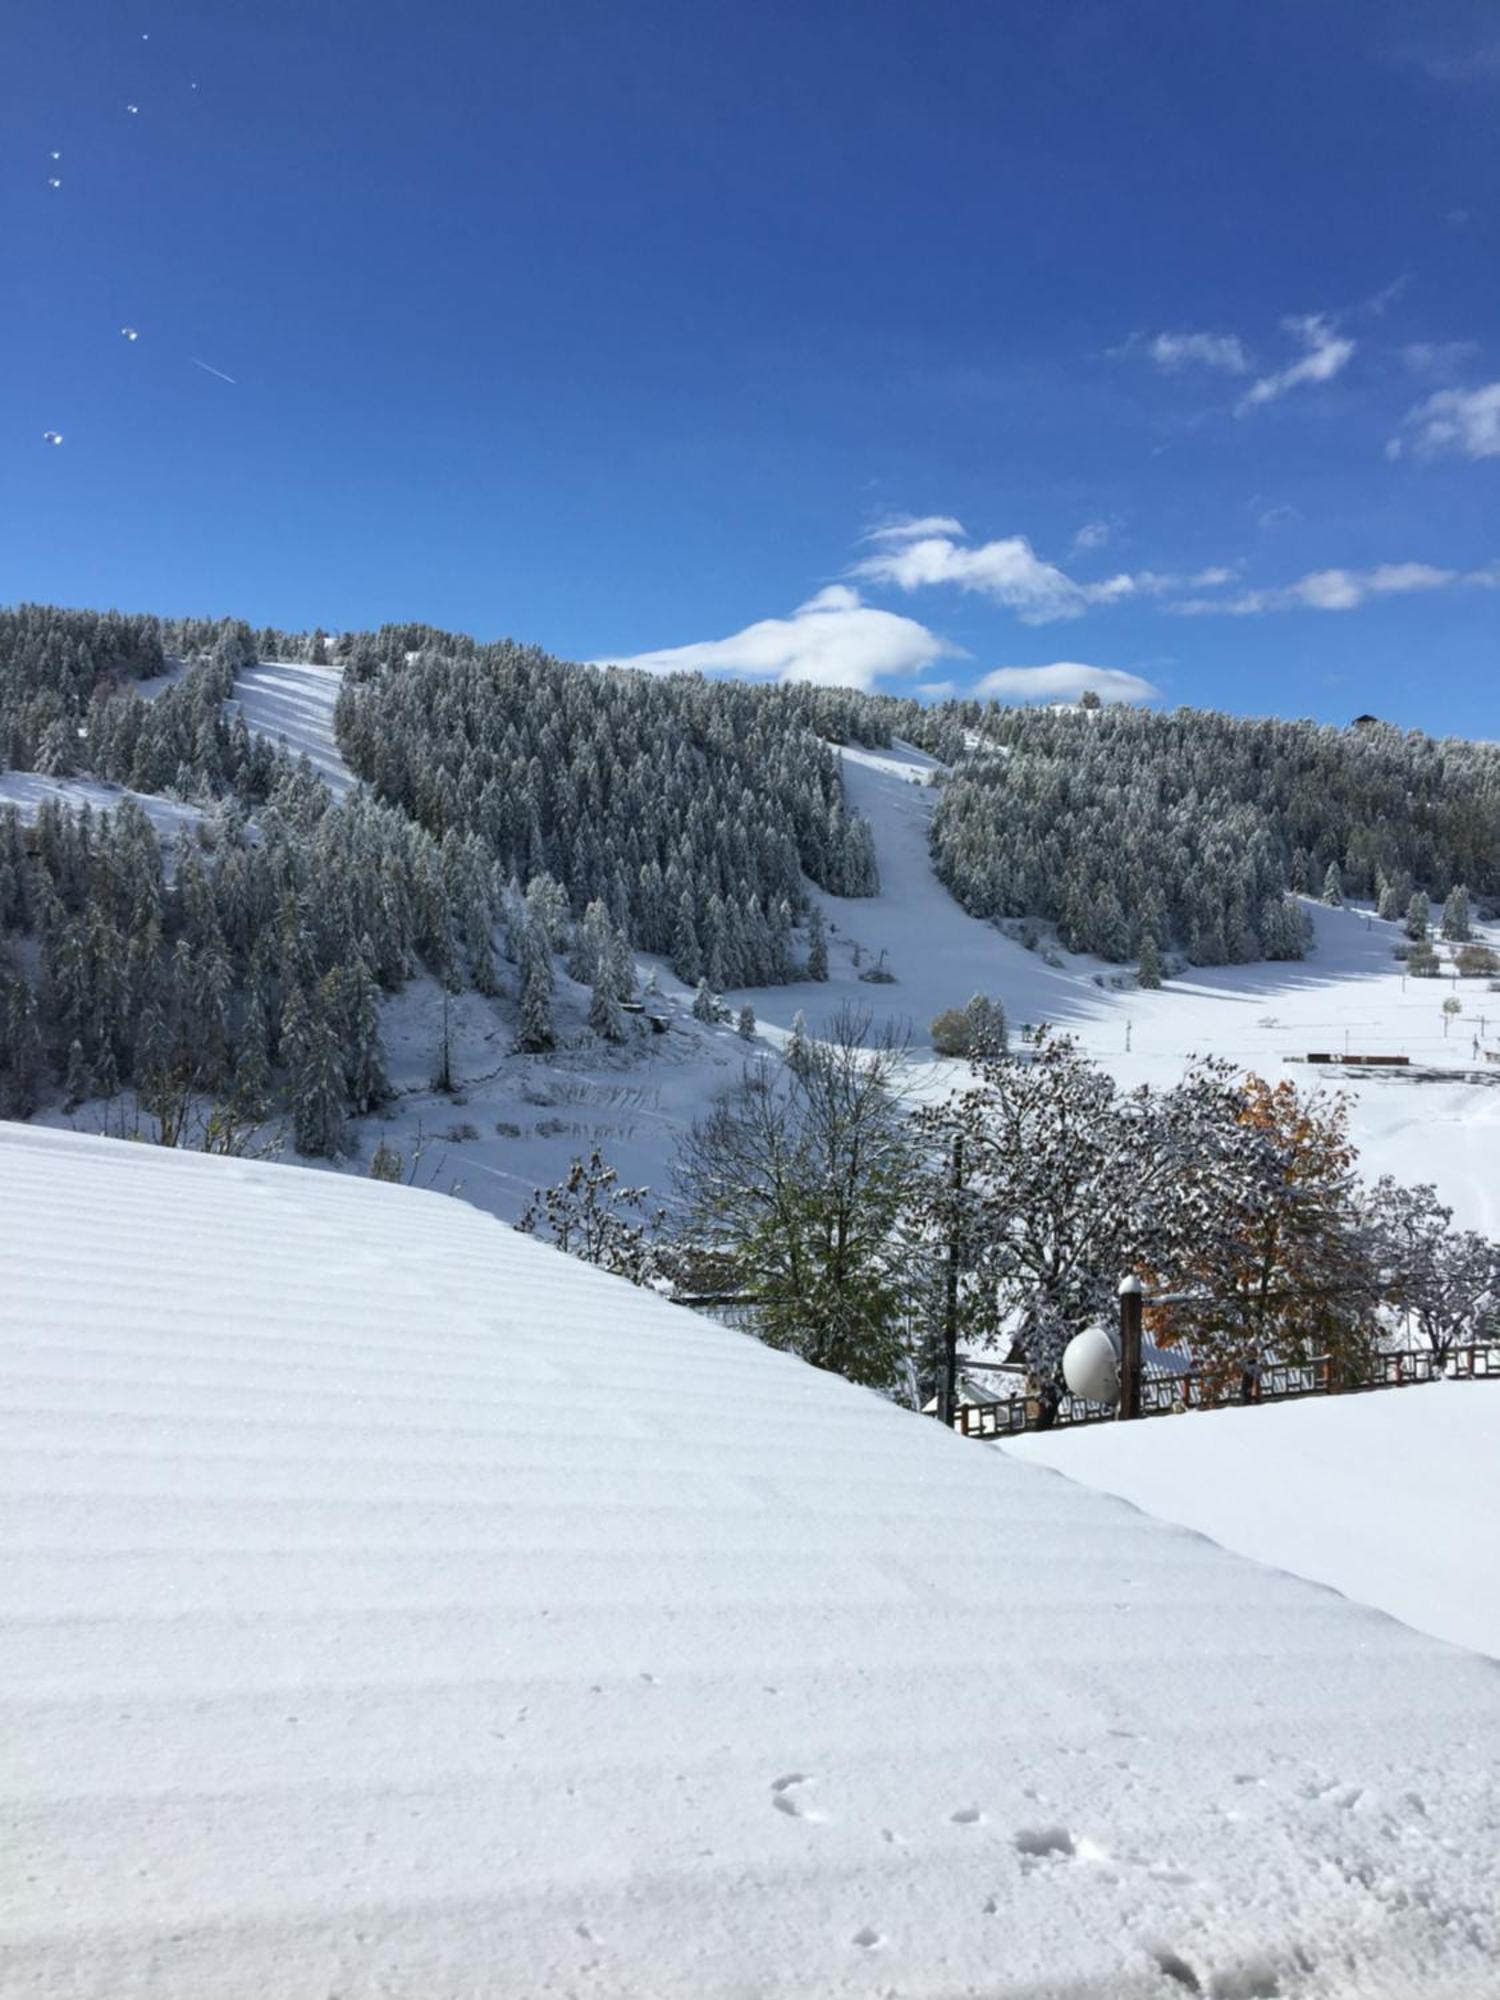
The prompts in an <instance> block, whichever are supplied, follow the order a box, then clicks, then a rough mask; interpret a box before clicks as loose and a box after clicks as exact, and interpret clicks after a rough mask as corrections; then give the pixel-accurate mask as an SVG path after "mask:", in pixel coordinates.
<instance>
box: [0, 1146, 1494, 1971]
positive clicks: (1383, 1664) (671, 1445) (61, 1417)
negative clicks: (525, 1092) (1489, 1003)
mask: <svg viewBox="0 0 1500 2000" xmlns="http://www.w3.org/2000/svg"><path fill="white" fill-rule="evenodd" d="M0 1213H3V1215H4V1219H5V1228H4V1236H3V1239H0V1257H3V1285H0V1347H3V1367H0V1381H3V1385H4V1398H3V1403H4V1412H5V1414H4V1418H3V1422H4V1433H5V1442H6V1446H7V1450H6V1452H5V1455H4V1458H3V1461H0V1462H3V1467H4V1471H3V1483H4V1489H5V1505H6V1510H7V1537H6V1549H7V1555H6V1562H5V1577H4V1588H3V1593H0V1602H3V1605H4V1607H5V1610H4V1618H3V1624H0V1648H3V1680H0V1688H3V1703H4V1711H3V1716H0V1727H3V1730H4V1740H5V1742H6V1744H7V1746H8V1754H7V1757H6V1760H5V1767H4V1775H3V1780H0V1782H3V1786H4V1792H5V1814H6V1820H7V1824H8V1831H9V1835H10V1841H9V1862H10V1865H9V1867H8V1868H7V1870H6V1871H5V1873H4V1877H3V1887H0V1950H3V1952H4V1957H5V1964H6V1972H5V1975H4V1982H3V1983H4V1988H5V1991H6V1992H7V1993H14V1994H21V1993H46V1994H57V1995H61V1994H64V1993H66V1994H67V1995H69V1996H70V2000H117V1997H118V1996H119V1995H121V1994H123V1993H141V1994H145V1993H150V1994H151V1995H152V1996H153V2000H175V1997H176V1996H182V2000H188V1996H191V2000H202V1996H205V1995H209V1994H211V1995H213V1996H215V2000H236V1997H237V1996H247V2000H248V1996H254V2000H263V1996H265V1995H268V1994H274V1995H275V1996H276V2000H313V1996H317V2000H328V1996H329V1995H331V1994H334V1993H337V1994H338V1995H340V1996H341V2000H365V1996H374V1995H376V1994H380V1995H384V1996H390V1995H399V1996H410V2000H457V1996H460V1995H463V1996H479V1995H484V1996H490V1995H499V1994H511V1993H525V1994H564V1993H591V1994H605V1995H611V1994H612V1995H620V1994H643V1995H645V1994H649V1995H652V1996H675V1995H682V1996H688V1995H692V1996H702V1995H727V1994H736V1995H745V1996H748V1995H757V1996H759V1995H778V1994H788V1995H789V1994H810V1993H816V1994H832V1993H852V1994H874V1993H885V1994H890V1993H898V1994H938V1993H942V1994H956V1993H968V1992H972V1993H983V1994H987V1995H995V1994H1013V1995H1026V1996H1030V2000H1038V1996H1044V1995H1046V1996H1056V2000H1062V1996H1065V1995H1066V1996H1071V2000H1083V1997H1084V1996H1099V2000H1103V1996H1110V2000H1131V1997H1132V1996H1141V2000H1144V1996H1151V1995H1155V1996H1157V2000H1170V1997H1171V1996H1173V1995H1179V1996H1180V1995H1181V1994H1182V1993H1183V1992H1184V1991H1187V1992H1194V1991H1201V1992H1204V1993H1216V1994H1219V1995H1221V1996H1224V1995H1252V1994H1270V1993H1273V1992H1274V1993H1276V1994H1279V1995H1281V1996H1283V2000H1299V1996H1300V1997H1301V2000H1309V1997H1310V1996H1315V1995H1316V1996H1332V1995H1349V1994H1355V1993H1358V1994H1360V1995H1377V1994H1379V1995H1389V1996H1398V1995H1399V1996H1401V2000H1412V1996H1417V1995H1438V1994H1442V1995H1453V1996H1457V1995H1470V1996H1476V1995H1479V1994H1482V1993H1484V1992H1487V1991H1492V1990H1493V1986H1494V1980H1495V1976H1496V1967H1497V1963H1500V1958H1497V1953H1500V1937H1497V1920H1496V1912H1495V1904H1494V1896H1493V1888H1494V1883H1493V1874H1492V1864H1493V1856H1494V1853H1495V1849H1496V1836H1497V1833H1500V1807H1497V1804H1496V1800H1495V1796H1494V1792H1493V1790H1492V1788H1491V1786H1490V1783H1489V1774H1490V1773H1491V1772H1492V1770H1493V1766H1494V1761H1495V1751H1496V1748H1497V1746H1500V1680H1497V1677H1496V1674H1495V1671H1494V1667H1493V1664H1492V1663H1490V1662H1488V1661H1483V1660H1480V1659H1478V1658H1475V1657H1472V1656H1470V1655H1467V1654H1464V1653H1462V1652H1459V1651H1456V1650H1453V1649H1450V1648H1447V1647H1445V1646H1442V1645H1440V1644H1438V1643H1436V1642H1434V1641H1432V1640H1429V1639H1426V1638H1424V1637H1421V1636H1419V1635H1417V1634H1416V1633H1414V1632H1411V1631H1409V1630H1407V1629H1405V1628H1403V1627H1402V1626H1400V1625H1398V1624H1396V1623H1394V1622H1392V1621H1391V1620H1389V1619H1387V1618H1385V1617H1383V1616H1381V1615H1380V1614H1378V1613H1376V1612H1373V1611H1369V1610H1365V1609H1362V1608H1360V1607H1357V1606H1354V1605H1351V1604H1349V1603H1346V1602H1343V1601H1341V1600H1340V1599H1338V1598H1336V1597H1335V1596H1333V1595H1332V1594H1331V1593H1329V1592H1328V1591H1326V1590H1320V1589H1317V1588H1315V1587H1313V1586H1311V1585H1309V1584H1307V1583H1303V1582H1300V1581H1297V1580H1294V1579H1292V1578H1289V1577H1287V1576H1285V1575H1282V1574H1279V1573H1277V1572H1275V1571H1272V1570H1269V1569H1264V1568H1260V1567H1257V1566H1256V1565H1255V1564H1253V1563H1250V1562H1247V1561H1243V1560H1240V1559H1237V1558H1235V1557H1233V1556H1231V1555H1228V1554H1226V1553H1225V1552H1224V1551H1223V1550H1221V1549H1218V1548H1216V1547H1214V1546H1212V1545H1211V1544H1210V1543H1209V1542H1207V1541H1206V1540H1204V1539H1203V1538H1202V1537H1201V1536H1198V1535H1194V1534H1191V1533H1187V1532H1184V1531H1183V1530H1181V1529H1178V1528H1174V1527H1169V1526H1166V1525H1164V1524H1162V1523H1160V1522H1157V1521H1153V1520H1151V1519H1148V1518H1147V1517H1145V1516H1143V1515H1141V1514H1139V1513H1138V1512H1136V1511H1135V1510H1134V1509H1132V1508H1130V1507H1128V1506H1126V1505H1124V1504H1122V1503H1121V1502H1119V1501H1117V1500H1114V1499H1111V1498H1108V1497H1106V1496H1104V1495H1102V1494H1097V1493H1092V1492H1089V1491H1087V1490H1084V1489H1082V1488H1080V1487H1076V1486H1073V1485H1070V1484H1068V1483H1067V1482H1065V1481H1063V1480H1060V1479H1057V1478H1055V1477H1052V1476H1050V1475H1048V1474H1047V1473H1046V1472H1044V1471H1042V1470H1041V1469H1039V1468H1037V1467H1033V1466H1029V1465H1025V1464H1022V1463H1019V1462H1018V1461H1016V1460H1014V1459H1010V1458H1007V1457H1005V1456H1003V1455H1001V1454H998V1453H995V1452H992V1451H988V1450H985V1449H982V1448H980V1447H977V1446H975V1445H972V1444H969V1443H966V1442H965V1441H963V1440H961V1439H959V1438H957V1437H954V1436H951V1435H949V1434H947V1433H945V1432H943V1431H942V1430H940V1429H939V1428H938V1427H937V1426H936V1425H934V1424H932V1423H930V1422H924V1421H922V1420H921V1419H918V1418H915V1417H912V1416H910V1415H907V1414H905V1413H903V1412H901V1411H899V1410H896V1409H894V1408H892V1407H890V1406H888V1405H886V1404H885V1403H883V1402H881V1401H880V1400H879V1399H878V1398H876V1397H874V1396H873V1395H870V1394H868V1393H865V1392H863V1391H860V1390H858V1389H855V1388H852V1387H851V1386H849V1385H848V1384H847V1383H844V1382H842V1381H839V1380H837V1379H835V1378H833V1377H830V1376H825V1375H819V1374H816V1373H814V1372H813V1371H811V1370H809V1369H807V1368H805V1367H803V1366H802V1365H800V1364H799V1363H797V1362H795V1361H792V1360H790V1359H788V1358H787V1357H784V1356H781V1355H778V1354H774V1353H772V1352H770V1351H768V1350H766V1349H764V1348H762V1347H759V1346H757V1345H755V1344H753V1343H752V1342H750V1341H748V1340H746V1339H745V1338H743V1337H741V1336H739V1335H736V1334H734V1333H732V1332H730V1331H727V1330H726V1329H724V1328H722V1327H718V1326H715V1325H712V1324H710V1323H708V1322H706V1321H702V1320H698V1319H695V1318H693V1317H692V1316H690V1315H688V1314H686V1313H684V1312H681V1311H680V1310H677V1309H675V1308H673V1307H671V1306H668V1305H665V1304H663V1303H661V1302H660V1301H658V1300H656V1299H654V1298H652V1297H650V1296H648V1295H645V1294H642V1293H639V1292H634V1291H631V1290H629V1289H628V1288H627V1287H625V1286H624V1285H623V1284H621V1283H619V1282H617V1281H615V1280H613V1279H610V1278H607V1277H604V1276H602V1275H600V1274H598V1273H596V1272H594V1271H591V1270H589V1269H586V1268H584V1267H582V1266H580V1265H577V1264H574V1263H570V1262H568V1261H567V1260H565V1259H564V1258H562V1257H560V1256H558V1255H557V1254H555V1253H554V1252H552V1251H551V1250H548V1249H546V1248H545V1247H543V1246H542V1245H540V1244H538V1243H535V1242H532V1241H529V1240H526V1239H523V1238H520V1237H517V1236H515V1235H514V1234H512V1233H511V1232H509V1231H508V1230H506V1229H504V1228H503V1227H501V1226H500V1225H499V1224H497V1223H496V1222H494V1221H493V1220H491V1219H489V1218H487V1217H485V1216H483V1215H480V1214H479V1213H477V1212H476V1211H475V1210H473V1209H471V1208H468V1207H466V1206H464V1205H463V1204H461V1203H459V1202H456V1201H451V1200H447V1199H444V1198H443V1197H441V1196H437V1195H432V1194H422V1193H414V1192H412V1191H409V1190H406V1189H401V1188H394V1187H388V1186H382V1185H379V1184H375V1183H369V1182H361V1181H356V1180H352V1179H344V1178H339V1177H335V1176H329V1175H317V1174H312V1173H306V1172H295V1171H292V1170H290V1169H288V1168H286V1167H283V1166H274V1167H271V1166H259V1165H251V1164H246V1163H241V1162H235V1161H223V1160H209V1159H204V1158H201V1157H197V1156H186V1155H179V1154H174V1153H166V1152H156V1151H150V1150H147V1149H144V1148H137V1147H131V1146H126V1145H119V1144H111V1143H110V1142H107V1141H103V1140H94V1139H85V1138H80V1137H77V1136H70V1135H65V1134H59V1133H54V1132H42V1131H35V1130H32V1129H30V1128H25V1127H16V1126H0ZM1152 1428H1153V1429H1159V1428H1161V1426H1153V1427H1152Z"/></svg>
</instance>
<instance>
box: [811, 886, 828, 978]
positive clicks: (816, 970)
mask: <svg viewBox="0 0 1500 2000" xmlns="http://www.w3.org/2000/svg"><path fill="white" fill-rule="evenodd" d="M807 976H808V978H809V979H816V980H820V981H821V980H825V979H827V977H828V929H827V926H826V925H825V923H824V922H823V912H822V911H821V910H820V909H819V908H818V906H817V904H816V903H814V904H813V906H812V908H811V909H810V910H809V911H808V913H807Z"/></svg>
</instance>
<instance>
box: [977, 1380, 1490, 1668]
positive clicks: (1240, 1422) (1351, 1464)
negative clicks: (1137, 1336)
mask: <svg viewBox="0 0 1500 2000" xmlns="http://www.w3.org/2000/svg"><path fill="white" fill-rule="evenodd" d="M1005 1449H1006V1450H1007V1451H1013V1452H1015V1453H1016V1454H1017V1455H1018V1456H1019V1457H1021V1458H1028V1459H1034V1460H1038V1461H1040V1462H1041V1463H1042V1464H1044V1465H1050V1466H1053V1467H1055V1468H1056V1470H1057V1471H1059V1472H1065V1473H1067V1475H1068V1476H1069V1478H1071V1479H1077V1480H1080V1481H1082V1483H1083V1484H1084V1485H1086V1486H1097V1487H1102V1488H1103V1490H1104V1491H1105V1492H1107V1493H1118V1494H1119V1495H1120V1496H1121V1497H1122V1498H1123V1499H1126V1500H1130V1501H1133V1502H1134V1503H1135V1505H1136V1506H1138V1507H1144V1508H1145V1509H1146V1510H1147V1512H1148V1513H1152V1514H1157V1515H1160V1516H1161V1517H1162V1518H1163V1519H1165V1520H1168V1521H1180V1522H1181V1523H1182V1525H1183V1526H1184V1527H1188V1528H1196V1529H1198V1530H1200V1531H1201V1532H1202V1533H1203V1534H1206V1535H1212V1536H1213V1538H1214V1540H1215V1541H1216V1542H1222V1543H1223V1544H1224V1546H1225V1547H1226V1548H1229V1549H1234V1550H1236V1551H1237V1552H1238V1553H1239V1554H1241V1555H1247V1556H1254V1557H1256V1558H1257V1560H1259V1561H1261V1562H1270V1563H1275V1564H1277V1565H1278V1567H1280V1568H1282V1569H1289V1570H1292V1571H1293V1572H1295V1574H1296V1575H1298V1576H1305V1577H1310V1578H1312V1579H1313V1580H1314V1581H1315V1582H1317V1583H1326V1584H1331V1585H1332V1586H1333V1587H1334V1589H1336V1590H1341V1591H1343V1593H1344V1594H1345V1596H1347V1597H1353V1598H1357V1599H1358V1600H1359V1602H1360V1603H1361V1604H1373V1605H1376V1606H1378V1607H1379V1608H1380V1609H1381V1610H1382V1611H1389V1612H1390V1613H1391V1614H1392V1616H1394V1617H1396V1618H1403V1619H1405V1620H1406V1622H1407V1623H1408V1624H1410V1625H1415V1626H1417V1627H1418V1629H1419V1630H1421V1631H1423V1632H1432V1633H1435V1634H1436V1635H1437V1637H1438V1638H1440V1639H1451V1640H1453V1641H1454V1642H1455V1644H1458V1645H1462V1646H1473V1647H1474V1648H1476V1649H1477V1650H1478V1651H1480V1652H1485V1653H1492V1654H1494V1655H1495V1656H1496V1657H1497V1658H1500V1564H1497V1562H1496V1559H1495V1537H1496V1524H1497V1522H1500V1382H1434V1383H1431V1384H1429V1385H1428V1386H1427V1387H1426V1388H1421V1389H1399V1390H1395V1389H1393V1390H1386V1391H1381V1392H1380V1393H1378V1394H1373V1395H1355V1396H1333V1397H1328V1396H1319V1397H1315V1398H1312V1399H1310V1400H1308V1401H1307V1402H1300V1403H1280V1404H1268V1405H1267V1406H1266V1407H1264V1408H1262V1409H1255V1410H1238V1409H1235V1410H1204V1411H1198V1412H1194V1413H1193V1414H1192V1415H1191V1416H1185V1417H1183V1418H1180V1419H1178V1418H1164V1419H1159V1420H1153V1421H1151V1422H1149V1423H1138V1424H1094V1425H1089V1426H1087V1427H1086V1428H1082V1429H1077V1430H1071V1431H1069V1430H1060V1431H1038V1432H1034V1433H1033V1434H1032V1435H1030V1436H1028V1437H1019V1438H1016V1439H1014V1440H1013V1441H1012V1442H1011V1443H1010V1444H1008V1445H1007V1446H1006V1447H1005Z"/></svg>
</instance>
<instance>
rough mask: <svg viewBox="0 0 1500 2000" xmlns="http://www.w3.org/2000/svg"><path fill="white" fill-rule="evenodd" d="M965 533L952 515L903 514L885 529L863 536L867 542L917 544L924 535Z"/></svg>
mask: <svg viewBox="0 0 1500 2000" xmlns="http://www.w3.org/2000/svg"><path fill="white" fill-rule="evenodd" d="M963 533H964V524H963V522H962V521H955V520H954V518H953V516H952V515H951V514H902V515H901V516H900V517H899V518H898V519H896V520H894V521H887V522H886V523H885V525H884V526H883V527H880V528H871V529H869V531H868V532H867V533H866V534H865V535H864V536H862V538H861V539H862V540H864V541H867V542H917V541H920V540H921V539H922V537H923V536H924V535H958V536H960V537H961V536H962V535H963Z"/></svg>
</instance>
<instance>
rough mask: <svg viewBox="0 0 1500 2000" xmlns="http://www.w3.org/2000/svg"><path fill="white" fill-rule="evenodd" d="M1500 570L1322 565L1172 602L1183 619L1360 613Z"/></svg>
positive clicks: (1492, 576)
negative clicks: (1380, 602) (1288, 577)
mask: <svg viewBox="0 0 1500 2000" xmlns="http://www.w3.org/2000/svg"><path fill="white" fill-rule="evenodd" d="M1497 578H1500V569H1497V568H1496V566H1494V565H1491V566H1490V568H1488V569H1482V570H1469V571H1462V570H1454V569H1438V568H1437V567H1436V566H1435V565H1434V564H1432V563H1421V562H1400V563H1380V564H1379V565H1377V567H1376V568H1374V569H1319V570H1312V571H1310V572H1309V573H1308V574H1307V575H1306V576H1302V577H1298V578H1297V580H1296V581H1295V582H1294V583H1287V584H1280V585H1277V586H1276V587H1275V588H1272V589H1265V590H1244V591H1241V592H1240V594H1239V596H1238V597H1189V598H1184V599H1183V600H1182V601H1181V602H1179V603H1177V604H1172V605H1169V606H1168V607H1167V608H1168V610H1170V611H1175V612H1177V613H1178V614H1179V616H1182V617H1188V618H1193V617H1205V616H1208V615H1210V614H1215V613H1227V614H1228V615H1229V616H1230V617H1232V618H1249V617H1255V616H1257V615H1258V614H1260V613H1261V612H1265V611H1355V610H1357V609H1358V608H1359V606H1360V605H1362V604H1365V603H1368V601H1369V600H1370V599H1371V598H1372V597H1405V596H1409V595H1411V594H1412V593H1413V592H1416V591H1427V590H1451V589H1454V588H1455V587H1461V586H1464V585H1474V586H1479V587H1481V588H1489V587H1492V586H1493V583H1494V582H1495V580H1496V579H1497Z"/></svg>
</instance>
